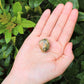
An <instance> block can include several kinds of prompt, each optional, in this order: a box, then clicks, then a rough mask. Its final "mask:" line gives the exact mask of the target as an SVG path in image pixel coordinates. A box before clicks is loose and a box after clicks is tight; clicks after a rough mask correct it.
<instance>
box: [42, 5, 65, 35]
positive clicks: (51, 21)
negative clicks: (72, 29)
mask: <svg viewBox="0 0 84 84" xmlns="http://www.w3.org/2000/svg"><path fill="white" fill-rule="evenodd" d="M63 8H64V5H63V4H59V5H58V6H57V7H56V8H55V9H54V11H53V12H52V14H51V16H50V17H49V19H48V21H47V23H46V25H45V27H44V29H43V31H42V35H41V36H49V35H50V33H51V31H52V29H53V28H54V26H55V24H56V21H57V20H58V18H59V16H60V14H61V12H62V10H63Z"/></svg>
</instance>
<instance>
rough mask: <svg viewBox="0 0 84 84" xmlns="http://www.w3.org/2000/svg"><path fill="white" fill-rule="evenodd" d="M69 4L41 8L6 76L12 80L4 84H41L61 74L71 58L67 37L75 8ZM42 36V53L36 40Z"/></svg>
mask: <svg viewBox="0 0 84 84" xmlns="http://www.w3.org/2000/svg"><path fill="white" fill-rule="evenodd" d="M72 7H73V6H72V3H71V2H67V3H66V5H65V6H64V5H63V4H59V5H58V6H57V7H56V8H55V9H54V11H53V12H52V14H50V10H49V9H47V10H45V11H44V13H43V14H42V16H41V18H40V20H39V22H38V23H37V25H36V27H35V29H34V30H33V32H32V33H31V34H30V36H28V37H27V39H26V40H25V41H24V43H23V45H22V47H21V48H20V50H19V52H18V54H17V56H16V59H15V62H14V65H13V68H12V70H11V72H10V74H9V75H8V77H7V78H10V79H12V81H11V82H9V83H8V84H42V83H45V82H47V81H49V80H51V79H53V78H55V77H58V76H59V75H61V74H63V72H64V71H65V70H66V69H67V67H68V66H69V65H70V63H71V62H72V61H73V59H74V56H73V53H72V43H70V42H69V40H70V38H71V36H72V33H73V30H74V26H75V24H76V21H77V17H78V10H77V9H72ZM44 38H47V39H48V40H49V43H50V48H49V50H48V51H47V52H42V51H41V49H40V48H39V41H40V40H42V39H44ZM7 78H6V79H5V81H6V80H7ZM5 81H4V82H3V84H5ZM6 84H7V82H6Z"/></svg>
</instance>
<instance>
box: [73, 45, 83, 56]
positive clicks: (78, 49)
mask: <svg viewBox="0 0 84 84" xmlns="http://www.w3.org/2000/svg"><path fill="white" fill-rule="evenodd" d="M83 52H84V46H83V45H80V46H79V47H78V48H76V49H75V50H74V54H75V56H76V57H78V56H80V55H81V54H82V53H83Z"/></svg>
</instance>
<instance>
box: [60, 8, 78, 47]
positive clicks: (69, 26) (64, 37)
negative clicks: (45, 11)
mask: <svg viewBox="0 0 84 84" xmlns="http://www.w3.org/2000/svg"><path fill="white" fill-rule="evenodd" d="M77 17H78V10H77V9H73V10H72V12H71V15H70V17H69V19H68V21H67V23H66V25H65V27H64V29H63V32H62V34H61V35H60V37H59V39H58V41H59V42H60V43H61V44H62V45H63V47H64V46H65V45H66V44H67V43H68V42H69V40H70V38H71V36H72V33H73V31H74V27H75V24H76V21H77Z"/></svg>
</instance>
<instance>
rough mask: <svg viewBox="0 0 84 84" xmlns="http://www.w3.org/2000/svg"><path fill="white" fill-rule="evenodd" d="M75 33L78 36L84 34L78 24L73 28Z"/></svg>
mask: <svg viewBox="0 0 84 84" xmlns="http://www.w3.org/2000/svg"><path fill="white" fill-rule="evenodd" d="M75 32H76V33H78V34H84V32H83V28H82V27H81V26H80V25H78V24H76V26H75Z"/></svg>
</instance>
